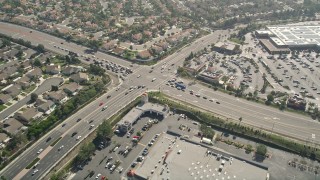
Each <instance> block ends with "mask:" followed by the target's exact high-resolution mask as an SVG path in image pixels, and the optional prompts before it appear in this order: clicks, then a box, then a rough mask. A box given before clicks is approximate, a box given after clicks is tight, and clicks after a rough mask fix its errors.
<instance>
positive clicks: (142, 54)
mask: <svg viewBox="0 0 320 180" xmlns="http://www.w3.org/2000/svg"><path fill="white" fill-rule="evenodd" d="M137 56H138V58H141V59H149V58H150V57H151V54H150V52H149V50H144V51H140V52H138V55H137Z"/></svg>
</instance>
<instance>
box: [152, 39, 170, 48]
mask: <svg viewBox="0 0 320 180" xmlns="http://www.w3.org/2000/svg"><path fill="white" fill-rule="evenodd" d="M155 45H156V46H159V47H161V48H162V49H163V50H166V49H168V47H169V43H167V42H165V41H161V42H158V43H156V44H155Z"/></svg>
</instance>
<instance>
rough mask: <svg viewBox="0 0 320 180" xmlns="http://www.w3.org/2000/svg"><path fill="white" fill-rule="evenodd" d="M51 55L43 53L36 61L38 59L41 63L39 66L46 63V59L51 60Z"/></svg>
mask: <svg viewBox="0 0 320 180" xmlns="http://www.w3.org/2000/svg"><path fill="white" fill-rule="evenodd" d="M52 55H53V54H52V53H50V52H49V53H43V54H41V55H40V56H39V57H38V58H37V59H39V61H40V62H41V64H44V63H45V62H46V61H47V59H48V58H49V59H50V58H51V57H52Z"/></svg>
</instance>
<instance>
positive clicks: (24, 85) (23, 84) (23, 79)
mask: <svg viewBox="0 0 320 180" xmlns="http://www.w3.org/2000/svg"><path fill="white" fill-rule="evenodd" d="M15 83H16V84H18V85H20V86H21V88H28V87H29V86H30V85H31V84H32V83H30V78H29V77H28V76H23V77H21V78H19V79H18V80H17V81H15Z"/></svg>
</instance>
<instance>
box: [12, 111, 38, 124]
mask: <svg viewBox="0 0 320 180" xmlns="http://www.w3.org/2000/svg"><path fill="white" fill-rule="evenodd" d="M40 116H41V113H39V111H38V110H37V109H36V108H33V107H32V108H27V109H26V110H24V111H19V112H17V113H15V114H14V117H15V118H16V119H17V120H19V121H20V122H21V123H22V124H24V125H27V124H29V123H30V122H31V120H33V119H37V118H39V117H40Z"/></svg>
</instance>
